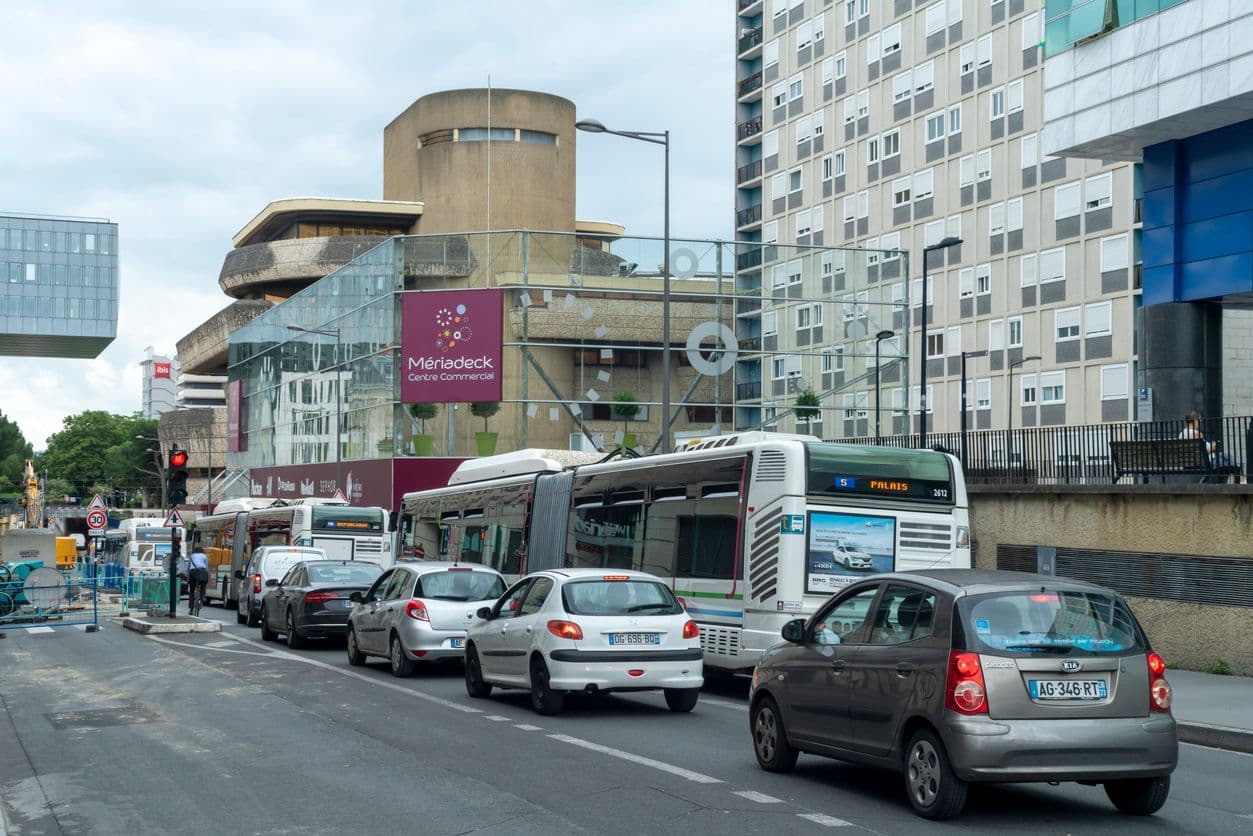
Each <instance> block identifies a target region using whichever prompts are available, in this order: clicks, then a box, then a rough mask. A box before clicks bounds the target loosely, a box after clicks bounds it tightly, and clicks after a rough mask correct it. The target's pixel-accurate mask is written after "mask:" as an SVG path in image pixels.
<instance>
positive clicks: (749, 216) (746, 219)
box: [735, 203, 761, 229]
mask: <svg viewBox="0 0 1253 836" xmlns="http://www.w3.org/2000/svg"><path fill="white" fill-rule="evenodd" d="M760 220H761V204H760V203H755V204H753V205H752V206H749V207H748V208H747V209H740V210H738V211H737V212H736V213H735V226H736V228H737V229H742V228H744V227H746V226H749V225H750V224H755V223H758V222H759V221H760Z"/></svg>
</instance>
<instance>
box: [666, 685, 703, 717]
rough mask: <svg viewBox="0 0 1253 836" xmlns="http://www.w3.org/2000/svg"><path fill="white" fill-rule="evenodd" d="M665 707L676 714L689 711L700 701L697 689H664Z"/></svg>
mask: <svg viewBox="0 0 1253 836" xmlns="http://www.w3.org/2000/svg"><path fill="white" fill-rule="evenodd" d="M665 695H666V706H667V707H668V708H669V709H670V710H671V711H673V712H675V713H676V714H679V713H683V712H685V711H691V710H692V709H693V708H695V707H696V701H697V700H698V699H700V689H699V688H666V689H665Z"/></svg>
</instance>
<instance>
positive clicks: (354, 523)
mask: <svg viewBox="0 0 1253 836" xmlns="http://www.w3.org/2000/svg"><path fill="white" fill-rule="evenodd" d="M322 525H323V526H324V527H325V528H352V529H356V530H358V531H371V530H374V531H378V530H379V526H378V525H377V524H375V523H370V522H367V521H366V520H324V521H323V522H322Z"/></svg>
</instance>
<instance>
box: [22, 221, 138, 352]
mask: <svg viewBox="0 0 1253 836" xmlns="http://www.w3.org/2000/svg"><path fill="white" fill-rule="evenodd" d="M0 269H2V270H3V277H2V280H0V355H6V354H8V355H19V356H28V357H77V358H90V357H97V356H99V354H100V352H102V351H104V349H105V348H106V347H107V346H108V345H109V343H111V342H113V339H114V338H115V337H116V336H117V306H118V274H117V224H115V223H112V222H111V221H108V220H104V219H101V218H74V217H61V216H52V215H0Z"/></svg>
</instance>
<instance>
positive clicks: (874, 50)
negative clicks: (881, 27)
mask: <svg viewBox="0 0 1253 836" xmlns="http://www.w3.org/2000/svg"><path fill="white" fill-rule="evenodd" d="M881 57H882V56H881V55H880V54H879V35H878V33H875V34H873V35H871V36H870V38H869V39H867V41H866V64H867V65H870V64H874V63H875V62H877V61H878V60H879V59H880V58H881Z"/></svg>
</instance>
